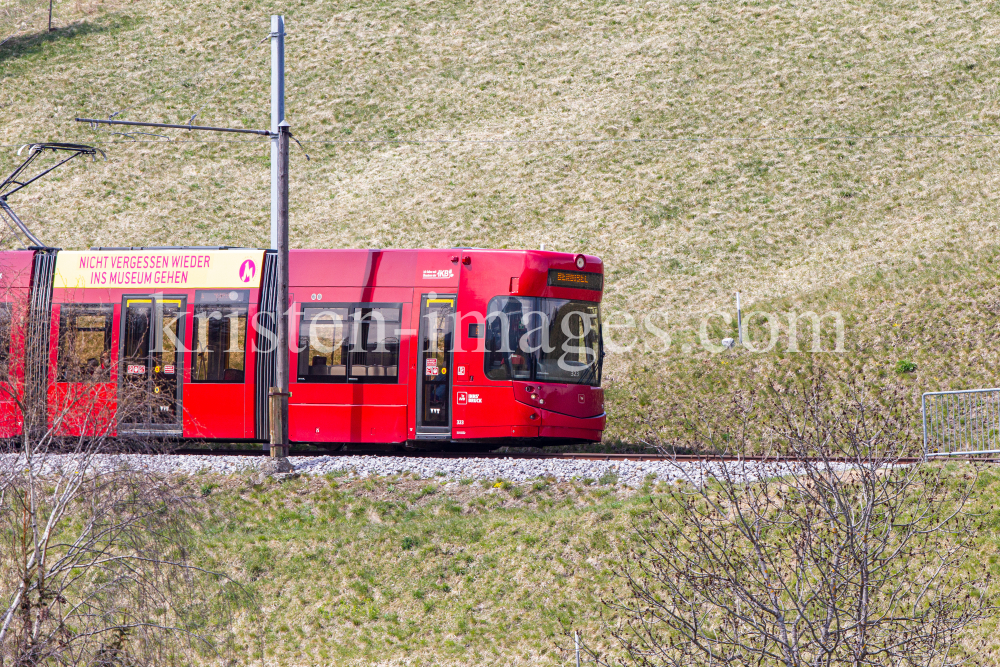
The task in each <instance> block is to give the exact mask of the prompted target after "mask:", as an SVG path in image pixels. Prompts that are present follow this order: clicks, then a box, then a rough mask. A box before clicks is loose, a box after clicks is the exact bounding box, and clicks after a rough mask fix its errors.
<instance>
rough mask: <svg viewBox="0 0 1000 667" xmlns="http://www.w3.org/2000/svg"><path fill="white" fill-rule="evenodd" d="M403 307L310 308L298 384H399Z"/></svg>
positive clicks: (304, 315) (303, 323)
mask: <svg viewBox="0 0 1000 667" xmlns="http://www.w3.org/2000/svg"><path fill="white" fill-rule="evenodd" d="M401 312H402V307H401V306H399V305H396V304H393V305H378V304H350V305H346V304H345V305H341V306H308V307H305V308H303V309H302V320H301V322H300V325H299V361H298V374H297V377H298V381H299V382H326V383H331V382H334V383H336V382H352V383H353V382H365V383H394V382H397V381H398V379H399V325H400V315H401Z"/></svg>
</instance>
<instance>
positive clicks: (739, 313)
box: [736, 292, 743, 347]
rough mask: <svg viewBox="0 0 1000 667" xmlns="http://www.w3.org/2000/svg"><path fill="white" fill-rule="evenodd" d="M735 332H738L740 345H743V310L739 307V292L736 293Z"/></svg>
mask: <svg viewBox="0 0 1000 667" xmlns="http://www.w3.org/2000/svg"><path fill="white" fill-rule="evenodd" d="M736 333H737V334H739V339H740V347H743V310H742V309H741V308H740V293H739V292H737V293H736Z"/></svg>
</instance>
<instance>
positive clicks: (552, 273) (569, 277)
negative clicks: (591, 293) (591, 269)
mask: <svg viewBox="0 0 1000 667" xmlns="http://www.w3.org/2000/svg"><path fill="white" fill-rule="evenodd" d="M549 287H576V288H577V289H589V290H595V291H598V292H599V291H601V289H602V288H603V287H604V274H601V273H588V272H586V271H563V270H561V269H549Z"/></svg>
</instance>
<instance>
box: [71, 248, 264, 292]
mask: <svg viewBox="0 0 1000 667" xmlns="http://www.w3.org/2000/svg"><path fill="white" fill-rule="evenodd" d="M263 264H264V251H263V250H253V249H240V250H198V249H197V248H190V249H187V250H184V249H179V250H66V251H61V252H59V254H58V255H57V256H56V274H55V285H54V286H55V287H56V288H57V289H59V288H83V289H87V288H101V289H149V290H165V289H171V288H172V289H196V288H203V287H206V288H213V287H222V288H233V287H259V286H260V274H261V269H262V267H263Z"/></svg>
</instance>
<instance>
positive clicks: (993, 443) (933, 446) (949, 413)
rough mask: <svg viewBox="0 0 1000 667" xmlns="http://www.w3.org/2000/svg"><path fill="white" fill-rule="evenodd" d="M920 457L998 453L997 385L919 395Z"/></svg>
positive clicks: (999, 408)
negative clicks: (920, 422)
mask: <svg viewBox="0 0 1000 667" xmlns="http://www.w3.org/2000/svg"><path fill="white" fill-rule="evenodd" d="M921 409H922V411H923V415H924V457H930V456H960V455H968V454H1000V388H997V389H969V390H965V391H935V392H929V393H926V394H924V395H923V398H922V399H921Z"/></svg>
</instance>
